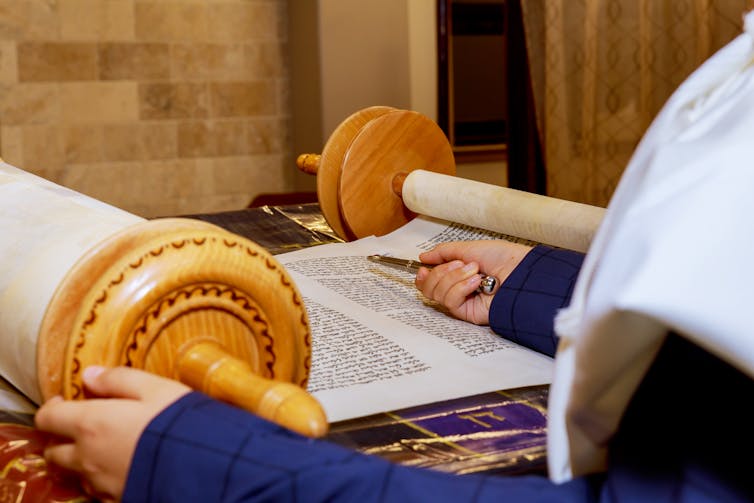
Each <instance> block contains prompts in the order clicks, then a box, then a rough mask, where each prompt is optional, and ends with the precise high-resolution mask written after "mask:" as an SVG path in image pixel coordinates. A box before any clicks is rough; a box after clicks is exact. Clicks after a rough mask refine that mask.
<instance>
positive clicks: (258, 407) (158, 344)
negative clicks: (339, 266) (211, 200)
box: [0, 162, 327, 436]
mask: <svg viewBox="0 0 754 503" xmlns="http://www.w3.org/2000/svg"><path fill="white" fill-rule="evenodd" d="M0 231H2V234H3V239H2V241H0V257H2V263H0V344H2V347H3V351H0V372H1V373H2V375H3V376H4V377H5V378H6V379H7V380H8V381H9V382H11V383H12V384H13V385H14V386H16V387H17V388H18V389H19V390H20V391H22V392H23V393H24V394H26V395H27V396H28V397H29V398H31V399H32V400H33V401H35V402H36V403H41V402H42V401H43V400H44V399H46V398H49V397H50V396H52V395H55V394H62V395H63V396H65V397H66V398H83V397H84V391H83V384H82V381H81V371H82V370H83V368H85V366H87V365H91V364H99V365H106V366H116V365H126V366H132V367H136V368H143V369H145V370H147V371H150V372H153V373H156V374H160V375H163V376H166V377H170V378H175V379H178V380H181V381H183V382H185V383H186V384H189V385H190V386H192V387H194V388H196V389H200V390H202V391H204V392H206V393H208V394H210V395H212V396H215V397H216V398H219V399H223V400H226V401H229V402H232V403H234V404H236V405H239V406H241V407H243V408H246V409H248V410H251V411H253V412H255V413H257V414H259V415H260V416H263V417H266V418H267V419H270V420H273V421H277V422H278V423H281V424H283V425H284V426H287V427H289V428H291V429H294V430H296V431H299V432H301V433H304V434H307V435H311V436H319V435H321V434H323V433H324V431H326V429H327V421H326V418H325V417H324V413H323V412H322V410H321V407H320V406H319V403H318V402H316V400H314V399H313V398H312V397H311V396H310V395H308V394H307V393H305V392H304V391H303V388H304V387H305V386H306V382H307V379H308V374H309V368H310V363H311V362H310V359H311V341H310V338H311V335H310V330H309V325H308V319H307V316H306V311H305V309H304V306H303V302H302V300H301V296H300V294H299V292H298V290H297V288H296V286H295V284H294V283H293V281H292V280H291V279H290V277H289V276H288V273H287V272H286V270H285V269H284V268H283V267H282V266H281V265H280V264H279V263H278V262H277V261H276V260H275V259H274V258H273V257H272V256H271V255H270V254H269V253H268V252H266V251H265V250H264V249H262V248H261V247H259V246H258V245H256V244H255V243H253V242H251V241H249V240H247V239H245V238H242V237H240V236H236V235H234V234H231V233H229V232H227V231H225V230H223V229H221V228H219V227H216V226H214V225H211V224H208V223H206V222H202V221H199V220H191V219H180V218H176V219H157V220H151V221H148V220H145V219H143V218H141V217H138V216H135V215H132V214H130V213H128V212H125V211H122V210H120V209H118V208H115V207H112V206H110V205H107V204H105V203H103V202H101V201H98V200H96V199H93V198H90V197H88V196H85V195H83V194H79V193H77V192H75V191H72V190H69V189H66V188H64V187H61V186H58V185H56V184H54V183H51V182H49V181H47V180H44V179H42V178H40V177H37V176H35V175H32V174H30V173H27V172H25V171H22V170H19V169H17V168H15V167H13V166H10V165H8V164H6V163H2V162H0ZM271 397H274V398H271ZM271 403H275V405H274V406H272V407H270V408H266V407H267V405H269V404H271Z"/></svg>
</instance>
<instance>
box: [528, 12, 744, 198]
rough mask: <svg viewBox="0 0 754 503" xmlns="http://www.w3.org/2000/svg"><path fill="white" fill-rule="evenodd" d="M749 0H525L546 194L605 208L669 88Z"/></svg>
mask: <svg viewBox="0 0 754 503" xmlns="http://www.w3.org/2000/svg"><path fill="white" fill-rule="evenodd" d="M752 3H753V2H752V0H522V2H521V4H522V9H523V18H524V26H525V30H526V39H527V47H528V52H529V62H530V68H531V77H532V85H533V87H534V96H535V106H536V109H537V122H538V127H539V131H540V135H541V139H542V146H543V154H544V160H545V168H546V173H547V180H546V183H547V193H548V195H551V196H554V197H559V198H563V199H569V200H574V201H580V202H584V203H589V204H595V205H600V206H604V205H606V204H607V202H608V201H609V199H610V197H611V195H612V193H613V191H614V189H615V186H616V184H617V182H618V179H619V178H620V176H621V173H622V172H623V169H624V168H625V166H626V164H627V163H628V160H629V158H630V156H631V154H632V153H633V151H634V149H635V147H636V145H637V144H638V142H639V140H640V139H641V137H642V135H643V134H644V132H645V131H646V129H647V128H648V127H649V124H650V123H651V121H652V119H653V118H654V116H655V115H656V114H657V112H658V111H659V110H660V108H661V107H662V105H663V104H664V102H665V100H666V99H667V98H668V97H669V96H670V94H671V93H672V92H673V91H674V90H675V89H676V87H677V86H678V85H679V84H680V83H681V82H682V81H683V80H684V79H685V78H686V77H687V76H688V75H689V74H690V73H691V72H692V71H693V70H694V69H695V68H697V67H698V66H699V65H700V64H701V63H702V62H703V61H704V60H705V59H707V58H708V57H709V56H711V55H712V54H713V53H714V52H715V51H716V50H718V49H719V48H720V47H722V46H723V45H725V44H726V43H727V42H729V41H730V40H732V39H733V38H734V37H735V36H736V35H738V34H739V33H740V32H741V27H742V24H743V18H742V16H743V14H744V13H745V12H747V11H748V10H749V9H750V8H751V7H752Z"/></svg>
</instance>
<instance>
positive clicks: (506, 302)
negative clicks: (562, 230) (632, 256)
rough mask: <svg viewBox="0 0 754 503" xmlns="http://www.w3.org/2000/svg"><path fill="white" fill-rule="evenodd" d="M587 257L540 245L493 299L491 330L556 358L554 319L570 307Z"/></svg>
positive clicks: (556, 344)
mask: <svg viewBox="0 0 754 503" xmlns="http://www.w3.org/2000/svg"><path fill="white" fill-rule="evenodd" d="M583 261H584V255H583V254H581V253H578V252H574V251H571V250H564V249H561V248H552V247H549V246H544V245H539V246H536V247H534V248H533V249H532V250H531V251H530V252H529V253H528V254H527V255H526V257H524V260H522V261H521V263H520V264H519V265H518V267H516V269H514V270H513V272H512V273H511V274H510V276H508V278H507V279H506V280H505V282H504V283H503V284H502V285H501V286H500V289H499V290H498V291H497V293H496V294H495V298H494V299H492V305H491V306H490V327H492V330H494V331H495V332H496V333H498V334H500V335H502V336H503V337H505V338H506V339H509V340H511V341H513V342H516V343H518V344H521V345H523V346H526V347H528V348H531V349H534V350H536V351H539V352H540V353H544V354H546V355H548V356H554V355H555V350H556V349H557V346H558V338H557V336H556V335H555V332H554V331H553V320H554V319H555V314H556V313H557V311H558V309H560V308H563V307H565V306H567V305H568V302H569V300H570V299H571V293H572V292H573V286H574V284H575V283H576V277H577V276H578V274H579V270H580V269H581V263H582V262H583Z"/></svg>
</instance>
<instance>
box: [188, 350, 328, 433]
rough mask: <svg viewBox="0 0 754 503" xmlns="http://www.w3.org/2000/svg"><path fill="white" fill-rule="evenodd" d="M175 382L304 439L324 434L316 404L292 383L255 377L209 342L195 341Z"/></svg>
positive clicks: (325, 425) (324, 420)
mask: <svg viewBox="0 0 754 503" xmlns="http://www.w3.org/2000/svg"><path fill="white" fill-rule="evenodd" d="M176 370H177V374H178V379H179V380H180V381H181V382H183V383H184V384H187V385H189V386H191V387H192V388H194V389H198V390H202V391H203V392H205V393H207V394H208V395H210V396H212V397H215V398H217V399H220V400H224V401H226V402H228V403H232V404H234V405H237V406H239V407H241V408H243V409H246V410H249V411H253V412H254V413H255V414H257V415H258V416H260V417H262V418H264V419H267V420H270V421H273V422H275V423H277V424H280V425H282V426H285V427H286V428H289V429H291V430H293V431H296V432H298V433H300V434H302V435H306V436H308V437H321V436H323V435H324V434H325V433H327V429H328V422H327V417H326V415H325V413H324V411H323V410H322V406H321V405H320V404H319V402H318V401H317V400H316V399H315V398H314V397H312V396H311V395H309V394H308V393H306V391H304V390H303V389H302V388H300V387H298V386H296V385H295V384H292V383H288V382H282V381H272V380H270V379H265V378H263V377H260V376H258V375H256V374H255V373H254V372H253V369H252V368H251V366H250V365H249V364H248V363H246V362H245V361H243V360H240V359H238V358H235V357H233V356H231V355H229V354H228V353H226V352H225V351H224V350H223V349H222V348H221V347H220V346H219V345H217V344H215V343H213V342H206V341H202V342H197V343H195V344H194V345H192V346H191V347H189V348H188V349H187V350H186V351H184V352H183V354H182V355H181V357H180V358H179V360H178V362H177V364H176Z"/></svg>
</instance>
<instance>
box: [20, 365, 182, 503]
mask: <svg viewBox="0 0 754 503" xmlns="http://www.w3.org/2000/svg"><path fill="white" fill-rule="evenodd" d="M84 384H85V385H86V387H87V391H88V392H90V393H92V394H93V395H95V396H96V397H99V398H92V399H89V400H80V401H79V400H76V401H74V400H63V399H61V398H60V397H54V398H52V399H50V400H48V401H47V402H46V403H45V404H44V405H42V407H41V408H40V409H39V411H38V412H37V415H36V417H35V422H36V426H37V428H39V429H40V430H43V431H46V432H49V433H53V434H55V435H58V436H59V437H61V438H62V440H61V442H60V443H58V444H56V445H53V446H51V447H48V448H47V449H46V450H45V458H46V459H47V460H48V461H50V462H52V463H55V464H57V465H59V466H62V467H63V468H66V469H68V470H71V471H74V472H77V473H79V475H81V477H82V479H83V480H82V482H83V486H84V487H85V488H86V489H87V491H88V492H89V493H90V494H91V495H92V496H95V497H98V498H100V499H102V500H104V501H110V500H119V499H120V497H121V495H122V493H123V489H124V487H125V483H126V477H127V476H128V470H129V467H130V464H131V458H132V456H133V453H134V451H135V449H136V444H137V442H138V440H139V437H140V436H141V433H142V431H143V430H144V429H145V428H146V426H147V425H148V424H149V422H150V421H151V420H152V419H153V418H154V417H155V416H157V414H159V413H160V412H161V411H162V410H163V409H164V408H166V407H167V406H168V405H170V404H171V403H173V402H174V401H175V400H177V399H178V398H180V397H181V396H183V395H184V394H186V393H187V392H188V391H190V388H189V387H188V386H186V385H184V384H181V383H180V382H178V381H173V380H170V379H166V378H163V377H159V376H156V375H154V374H148V373H146V372H144V371H141V370H136V369H132V368H125V367H118V368H113V369H103V368H102V367H88V368H87V369H86V370H85V371H84Z"/></svg>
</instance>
